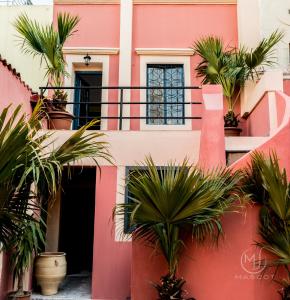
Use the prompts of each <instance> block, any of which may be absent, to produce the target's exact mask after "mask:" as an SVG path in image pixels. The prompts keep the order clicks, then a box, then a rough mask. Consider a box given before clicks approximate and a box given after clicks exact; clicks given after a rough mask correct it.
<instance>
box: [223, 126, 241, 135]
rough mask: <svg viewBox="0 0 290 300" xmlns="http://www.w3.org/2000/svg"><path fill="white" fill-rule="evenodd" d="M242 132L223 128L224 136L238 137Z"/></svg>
mask: <svg viewBox="0 0 290 300" xmlns="http://www.w3.org/2000/svg"><path fill="white" fill-rule="evenodd" d="M241 132H242V129H241V128H238V127H225V136H240V134H241Z"/></svg>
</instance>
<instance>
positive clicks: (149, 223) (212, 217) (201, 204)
mask: <svg viewBox="0 0 290 300" xmlns="http://www.w3.org/2000/svg"><path fill="white" fill-rule="evenodd" d="M239 181H240V174H239V173H231V172H230V171H228V170H226V169H217V170H213V171H211V172H209V173H208V174H205V173H204V172H203V171H202V170H201V169H199V168H198V167H196V166H190V165H188V162H187V160H185V161H184V162H183V163H182V164H181V165H178V164H175V163H169V164H168V165H166V166H165V167H157V166H156V165H155V164H154V161H153V160H152V158H151V157H148V158H146V160H145V162H144V164H142V165H140V166H139V167H138V168H136V169H135V170H134V171H133V172H132V173H131V174H130V176H129V178H128V179H127V186H128V190H129V191H130V194H131V195H132V196H131V199H130V200H131V201H130V202H129V203H126V204H118V205H117V206H116V207H115V210H114V214H115V216H117V215H119V216H123V217H124V214H126V213H128V214H129V216H130V220H131V225H132V228H133V234H134V237H135V238H136V239H143V240H145V241H147V242H149V243H151V244H156V243H157V244H158V246H159V247H160V249H161V250H162V252H163V254H164V256H165V258H166V260H167V262H168V266H169V270H170V272H171V274H172V272H173V273H174V271H175V270H176V266H177V263H178V259H179V254H180V251H181V249H182V247H183V240H182V238H181V235H180V231H182V230H184V229H185V228H186V229H190V231H191V234H192V236H193V237H194V238H195V239H196V241H197V242H202V241H204V240H205V239H212V240H214V241H216V240H217V239H218V237H219V236H220V234H221V233H222V224H221V222H220V218H221V217H222V215H223V214H224V213H225V212H226V211H230V210H231V207H232V205H233V203H234V202H235V201H236V200H237V199H238V198H239V197H238V194H239V190H238V189H239V188H238V183H239Z"/></svg>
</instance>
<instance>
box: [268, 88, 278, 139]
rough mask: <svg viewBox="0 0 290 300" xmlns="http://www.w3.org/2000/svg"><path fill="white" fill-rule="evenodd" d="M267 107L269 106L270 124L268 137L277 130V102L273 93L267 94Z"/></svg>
mask: <svg viewBox="0 0 290 300" xmlns="http://www.w3.org/2000/svg"><path fill="white" fill-rule="evenodd" d="M268 105H269V123H270V136H272V135H273V133H274V132H276V130H277V128H278V116H277V100H276V94H275V92H269V93H268Z"/></svg>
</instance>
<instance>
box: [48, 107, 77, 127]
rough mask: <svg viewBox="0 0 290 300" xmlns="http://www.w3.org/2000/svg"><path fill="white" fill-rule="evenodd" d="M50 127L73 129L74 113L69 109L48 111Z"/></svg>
mask: <svg viewBox="0 0 290 300" xmlns="http://www.w3.org/2000/svg"><path fill="white" fill-rule="evenodd" d="M47 114H48V117H49V119H48V128H49V129H55V130H59V129H62V130H63V129H64V130H69V129H71V124H72V120H73V118H74V115H72V114H70V113H69V112H67V111H61V110H52V111H49V112H48V113H47Z"/></svg>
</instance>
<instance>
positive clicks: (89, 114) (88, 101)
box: [39, 86, 202, 130]
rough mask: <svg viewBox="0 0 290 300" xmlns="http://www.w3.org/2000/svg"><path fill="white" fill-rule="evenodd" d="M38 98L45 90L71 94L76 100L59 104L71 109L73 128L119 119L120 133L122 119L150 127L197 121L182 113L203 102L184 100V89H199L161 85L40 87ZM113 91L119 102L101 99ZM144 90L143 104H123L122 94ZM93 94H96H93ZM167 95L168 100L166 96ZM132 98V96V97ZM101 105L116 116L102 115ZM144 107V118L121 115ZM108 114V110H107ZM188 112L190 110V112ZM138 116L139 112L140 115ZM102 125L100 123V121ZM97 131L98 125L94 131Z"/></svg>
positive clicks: (142, 116) (133, 102)
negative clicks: (98, 120)
mask: <svg viewBox="0 0 290 300" xmlns="http://www.w3.org/2000/svg"><path fill="white" fill-rule="evenodd" d="M39 89H40V96H41V97H43V95H44V93H45V91H46V90H64V91H71V90H73V91H74V96H73V97H74V99H75V101H65V102H58V103H59V104H66V105H67V106H72V108H71V109H67V110H68V111H70V112H72V113H73V114H74V124H73V127H74V129H77V128H79V127H80V126H82V125H84V124H86V123H87V122H89V121H91V120H92V119H100V120H102V119H105V120H118V122H119V123H118V128H119V130H122V127H123V121H124V120H146V123H147V124H150V125H156V124H157V125H181V124H184V122H185V120H198V119H201V116H193V115H189V116H188V115H186V114H185V106H186V105H190V106H191V105H200V104H202V102H199V101H192V100H191V95H190V99H185V90H197V89H200V87H198V86H189V87H185V86H177V87H163V86H157V87H153V86H150V87H149V86H141V87H140V86H138V87H136V86H130V87H126V86H108V87H103V86H82V87H77V86H73V87H40V88H39ZM103 90H107V91H108V92H109V91H116V92H117V93H116V95H114V97H115V98H119V101H118V100H117V101H115V100H112V98H113V97H111V96H110V94H108V99H109V100H108V101H103V100H102V91H103ZM141 90H146V101H133V100H130V101H126V99H124V98H125V95H124V91H141ZM94 91H95V92H94ZM168 95H169V97H168ZM131 98H132V96H131ZM102 105H108V106H118V109H117V113H116V112H115V113H111V114H108V112H106V115H102V114H101V107H102ZM127 105H129V106H130V108H132V107H133V106H139V107H140V106H142V105H145V106H146V109H145V111H146V115H139V116H136V115H130V116H128V115H124V107H125V106H127ZM108 111H109V109H108ZM190 111H191V110H190ZM140 113H141V112H140ZM100 123H101V122H100ZM92 129H100V124H99V125H96V126H95V128H92Z"/></svg>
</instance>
